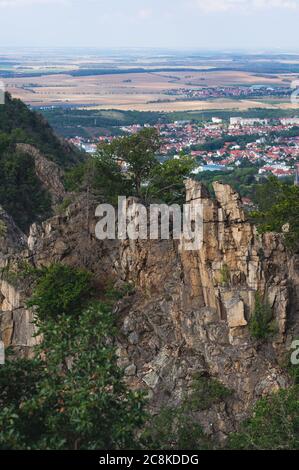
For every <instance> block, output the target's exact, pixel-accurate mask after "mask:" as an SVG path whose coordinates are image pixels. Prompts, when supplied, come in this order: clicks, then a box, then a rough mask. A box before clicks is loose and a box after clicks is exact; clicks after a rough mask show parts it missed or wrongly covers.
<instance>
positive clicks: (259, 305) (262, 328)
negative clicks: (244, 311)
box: [249, 292, 274, 340]
mask: <svg viewBox="0 0 299 470" xmlns="http://www.w3.org/2000/svg"><path fill="white" fill-rule="evenodd" d="M272 319H273V315H272V309H271V307H270V305H269V302H268V301H264V300H263V298H262V297H261V295H260V294H259V292H257V293H256V295H255V307H254V313H253V315H252V317H251V319H250V322H249V331H250V333H251V336H252V337H253V338H255V339H259V340H265V339H267V338H268V337H269V336H270V335H271V334H273V332H274V328H273V323H272Z"/></svg>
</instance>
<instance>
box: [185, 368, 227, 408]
mask: <svg viewBox="0 0 299 470" xmlns="http://www.w3.org/2000/svg"><path fill="white" fill-rule="evenodd" d="M231 394H232V392H231V390H229V389H228V388H227V387H225V386H224V385H223V384H222V383H220V382H219V381H218V380H216V379H213V378H211V377H203V376H200V375H199V376H197V377H195V378H194V380H193V383H192V393H191V395H190V396H189V398H187V399H186V402H187V403H188V407H189V408H190V409H191V410H192V411H199V410H206V409H208V408H210V407H211V406H212V405H215V404H216V403H220V402H222V401H224V400H225V399H226V398H228V397H230V396H231Z"/></svg>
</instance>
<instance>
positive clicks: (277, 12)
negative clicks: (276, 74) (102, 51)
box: [0, 0, 299, 52]
mask: <svg viewBox="0 0 299 470" xmlns="http://www.w3.org/2000/svg"><path fill="white" fill-rule="evenodd" d="M0 20H1V25H0V47H1V46H2V47H5V46H8V47H14V46H35V47H36V46H47V47H56V46H76V47H77V46H93V47H104V48H108V47H170V48H177V47H181V48H191V47H192V48H199V49H209V50H213V49H253V50H259V51H262V50H266V49H267V50H271V49H273V50H274V49H281V50H297V51H298V52H299V26H298V25H299V0H0Z"/></svg>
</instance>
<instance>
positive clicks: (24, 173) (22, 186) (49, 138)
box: [0, 94, 82, 231]
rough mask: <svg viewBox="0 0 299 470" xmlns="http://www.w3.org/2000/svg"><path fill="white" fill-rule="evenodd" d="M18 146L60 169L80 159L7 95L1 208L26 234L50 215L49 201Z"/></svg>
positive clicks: (0, 156) (0, 152) (1, 116)
mask: <svg viewBox="0 0 299 470" xmlns="http://www.w3.org/2000/svg"><path fill="white" fill-rule="evenodd" d="M18 143H22V144H24V143H26V144H31V145H32V146H34V147H36V148H37V149H38V150H39V151H40V152H41V153H42V154H43V155H44V156H45V157H46V158H47V159H48V160H52V161H54V162H56V163H57V164H58V165H59V166H61V167H62V168H69V167H72V166H73V165H74V164H75V163H76V162H79V161H80V160H81V159H82V156H81V154H80V153H79V152H78V151H77V150H75V149H74V148H73V147H71V146H69V145H68V144H66V143H65V142H63V141H61V140H60V139H59V138H58V137H56V135H55V134H54V132H53V130H52V128H51V127H50V126H49V124H48V123H47V122H46V121H45V119H44V118H43V117H42V116H41V115H40V114H37V113H35V112H33V111H31V110H30V109H29V108H28V107H27V106H26V105H25V104H24V103H22V102H21V101H20V100H15V99H12V98H11V96H10V95H8V94H7V95H6V102H5V105H4V106H0V179H1V185H0V205H1V206H2V207H3V208H4V209H5V210H6V211H7V212H8V213H9V214H10V215H11V216H12V217H13V218H14V220H15V222H16V223H17V224H18V225H19V227H20V228H21V229H22V230H23V231H27V230H28V228H29V225H30V224H31V223H32V222H35V221H39V220H42V219H44V218H46V217H47V216H49V215H51V198H50V195H49V194H48V192H47V191H46V189H45V188H44V187H43V184H42V182H41V181H40V180H39V179H38V177H37V175H36V169H35V161H34V157H33V155H30V154H28V153H27V152H24V151H22V150H20V149H19V148H18V149H17V144H18Z"/></svg>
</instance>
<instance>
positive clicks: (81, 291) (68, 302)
mask: <svg viewBox="0 0 299 470" xmlns="http://www.w3.org/2000/svg"><path fill="white" fill-rule="evenodd" d="M90 294H91V275H90V273H89V272H87V271H84V270H82V269H74V268H71V267H69V266H65V265H63V264H54V265H52V266H50V267H49V268H45V269H43V270H42V271H41V276H40V280H39V282H38V283H37V286H36V288H35V290H34V292H33V295H32V297H31V299H30V301H29V302H28V306H29V307H33V306H34V307H35V309H36V314H37V316H38V318H39V319H40V320H44V319H47V318H54V319H57V318H58V317H60V316H63V315H72V316H77V315H79V314H80V312H81V310H82V307H83V306H84V305H86V302H87V300H88V299H89V297H90Z"/></svg>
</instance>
